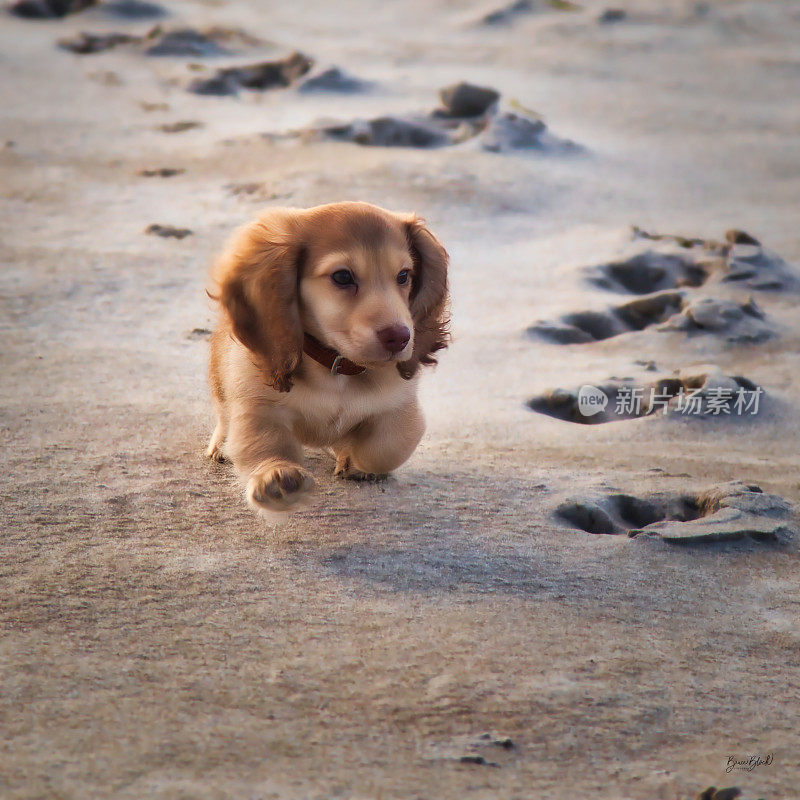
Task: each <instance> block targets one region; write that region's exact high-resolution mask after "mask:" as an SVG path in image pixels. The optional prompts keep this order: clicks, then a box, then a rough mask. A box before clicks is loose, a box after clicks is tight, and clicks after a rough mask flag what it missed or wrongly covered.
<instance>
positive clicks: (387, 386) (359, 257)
mask: <svg viewBox="0 0 800 800" xmlns="http://www.w3.org/2000/svg"><path fill="white" fill-rule="evenodd" d="M348 275H349V278H350V279H352V283H342V281H344V280H347V279H348ZM213 279H214V284H215V287H214V290H213V292H212V293H211V294H212V297H214V298H215V299H216V300H217V301H218V302H219V305H220V318H219V323H218V325H217V328H216V330H215V331H214V333H213V335H212V337H211V359H210V368H209V377H210V382H211V392H212V396H213V400H214V406H215V409H216V412H217V420H218V422H217V426H216V429H215V430H214V433H213V435H212V437H211V441H210V443H209V446H208V451H207V455H208V456H209V458H213V459H216V460H223V459H224V458H225V457H228V458H229V459H230V460H231V461H233V464H234V466H235V467H236V469H237V470H238V472H239V473H240V474H241V475H242V477H243V478H244V479H245V480H246V482H247V488H246V496H247V500H248V502H249V503H250V505H251V506H253V507H254V508H255V509H257V510H263V511H287V510H289V509H291V508H292V507H294V506H296V505H297V504H298V503H300V502H302V501H303V500H304V499H305V498H306V496H307V494H308V493H309V492H310V491H311V489H312V488H313V485H314V480H313V478H312V476H311V474H310V473H309V472H308V471H307V470H306V469H304V468H303V466H302V465H301V460H302V445H309V446H312V447H318V448H326V449H328V450H329V451H330V452H331V453H332V454H333V456H334V457H335V459H336V467H335V473H336V474H337V475H340V476H342V477H347V478H355V479H359V478H365V477H372V476H382V475H385V474H387V473H389V472H391V471H392V470H393V469H395V468H397V467H398V466H400V465H401V464H402V463H403V462H405V461H406V460H407V459H408V457H409V456H410V455H411V453H412V452H413V451H414V449H415V448H416V446H417V444H418V443H419V440H420V438H421V437H422V433H423V431H424V420H423V416H422V412H421V410H420V408H419V404H418V402H417V377H418V370H419V367H420V365H426V364H434V363H436V358H435V355H434V354H435V353H436V352H437V351H438V350H441V349H442V348H444V347H446V346H447V340H448V335H447V316H446V314H447V302H448V300H447V253H446V252H445V249H444V248H443V247H442V245H441V244H440V243H439V242H438V240H437V239H436V238H435V237H434V236H433V234H432V233H431V232H430V231H429V230H428V229H427V228H426V227H425V224H424V223H423V221H422V220H421V219H419V218H418V217H416V216H415V215H413V214H412V215H402V214H394V213H392V212H389V211H386V210H384V209H382V208H378V207H377V206H372V205H368V204H366V203H332V204H330V205H324V206H317V207H316V208H310V209H295V208H276V209H270V210H267V211H265V212H263V213H262V214H261V215H260V216H259V217H258V218H257V219H255V220H254V221H253V222H251V223H250V224H249V225H246V226H244V227H243V228H241V229H240V230H239V231H238V232H237V233H236V234H235V235H234V237H233V239H232V240H231V242H230V244H229V245H228V248H227V250H226V251H225V253H224V254H223V255H222V257H221V258H220V259H219V261H218V263H217V264H216V267H215V269H214V273H213ZM306 334H307V335H310V336H312V337H314V339H316V340H317V341H318V342H320V343H322V345H325V346H327V347H328V348H331V349H332V350H335V351H336V352H338V353H339V354H341V355H342V356H343V357H345V358H346V359H349V360H350V361H351V362H353V363H354V364H355V365H360V366H363V367H365V368H366V369H365V371H364V372H362V373H361V374H358V375H334V374H332V373H331V371H330V369H328V368H327V367H325V366H323V365H322V364H320V363H317V361H315V360H313V359H312V358H310V357H309V356H308V355H307V354H305V353H304V350H303V342H304V335H306Z"/></svg>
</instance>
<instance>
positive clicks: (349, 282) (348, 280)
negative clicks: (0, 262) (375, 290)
mask: <svg viewBox="0 0 800 800" xmlns="http://www.w3.org/2000/svg"><path fill="white" fill-rule="evenodd" d="M331 280H332V281H333V282H334V283H335V284H336V285H337V286H355V285H356V279H355V278H354V277H353V273H352V272H350V270H349V269H337V270H336V272H334V273H333V274H332V275H331Z"/></svg>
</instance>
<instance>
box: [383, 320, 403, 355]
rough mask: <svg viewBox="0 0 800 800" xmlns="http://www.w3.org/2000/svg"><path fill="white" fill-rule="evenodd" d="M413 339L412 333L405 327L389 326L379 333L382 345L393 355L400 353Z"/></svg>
mask: <svg viewBox="0 0 800 800" xmlns="http://www.w3.org/2000/svg"><path fill="white" fill-rule="evenodd" d="M410 338H411V331H410V330H409V329H408V328H406V326H405V325H389V327H388V328H381V330H379V331H378V339H380V342H381V344H382V345H383V346H384V347H385V348H386V349H387V350H388V351H389V352H390V353H392V354H395V353H399V352H400V351H401V350H402V349H403V348H404V347H405V346H406V345H407V344H408V340H409V339H410Z"/></svg>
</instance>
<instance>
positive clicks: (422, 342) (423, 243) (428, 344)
mask: <svg viewBox="0 0 800 800" xmlns="http://www.w3.org/2000/svg"><path fill="white" fill-rule="evenodd" d="M403 222H404V225H405V229H406V236H407V237H408V247H409V250H410V252H411V257H412V259H413V261H414V283H413V285H412V287H411V317H412V319H413V320H414V352H413V354H412V356H411V358H410V359H409V360H408V361H404V362H402V363H400V364H398V365H397V369H398V371H399V372H400V374H401V375H402V376H403V377H404V378H410V377H412V376H413V375H414V374H415V373H416V371H417V370H418V369H419V365H420V364H435V363H436V358H435V357H434V355H433V354H434V353H435V352H436V351H437V350H442V349H444V348H445V347H447V344H448V341H449V333H448V325H449V322H450V319H449V316H448V313H447V312H448V308H447V299H448V298H447V262H448V256H447V251H446V250H445V249H444V247H442V245H441V244H440V242H439V240H438V239H437V238H436V237H435V236H434V235H433V234H432V233H431V232H430V231H429V230H428V228H427V227H426V226H425V221H424V220H422V219H420V218H419V217H417V216H416V215H412V216H410V217H405V218H404V219H403Z"/></svg>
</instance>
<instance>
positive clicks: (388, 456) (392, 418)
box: [334, 399, 425, 481]
mask: <svg viewBox="0 0 800 800" xmlns="http://www.w3.org/2000/svg"><path fill="white" fill-rule="evenodd" d="M424 432H425V418H424V417H423V415H422V410H421V409H420V407H419V405H418V403H417V401H416V399H414V400H413V401H412V402H411V403H408V404H407V405H405V406H402V407H401V408H399V409H397V410H396V411H391V412H387V413H385V414H381V415H378V416H375V417H370V418H369V419H367V420H365V421H364V422H363V423H361V424H360V425H359V426H358V427H357V428H356V430H355V431H353V432H351V433H350V435H349V436H348V437H347V439H346V440H345V441H344V442H343V443H342V444H341V446H339V447H337V448H336V449H335V452H336V468H335V470H334V475H336V476H337V477H340V478H349V479H350V480H361V481H364V480H381V479H383V478H385V477H386V475H387V474H388V473H390V472H391V471H392V470H394V469H397V467H399V466H400V465H401V464H403V463H405V462H406V461H407V460H408V458H409V456H410V455H411V454H412V453H413V452H414V450H415V449H416V447H417V445H418V444H419V440H420V439H421V438H422V434H423V433H424Z"/></svg>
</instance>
